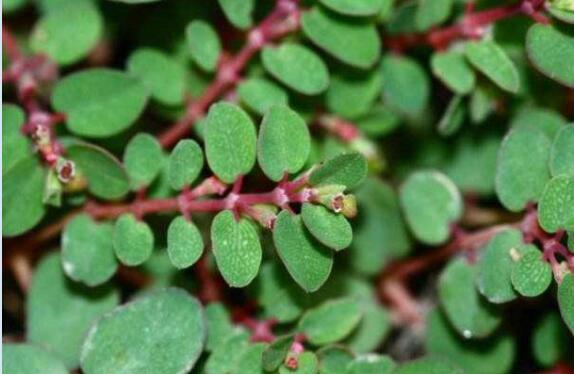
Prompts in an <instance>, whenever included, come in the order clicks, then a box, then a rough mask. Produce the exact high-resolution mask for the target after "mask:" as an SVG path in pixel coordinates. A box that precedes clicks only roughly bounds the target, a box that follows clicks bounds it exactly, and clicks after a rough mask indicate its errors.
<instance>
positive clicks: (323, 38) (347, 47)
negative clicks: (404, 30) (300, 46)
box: [301, 7, 381, 69]
mask: <svg viewBox="0 0 574 374" xmlns="http://www.w3.org/2000/svg"><path fill="white" fill-rule="evenodd" d="M301 26H302V28H303V33H304V34H305V35H306V36H307V37H308V38H309V39H311V41H312V42H313V43H315V44H316V45H317V46H319V47H320V48H322V49H324V50H325V51H326V52H327V53H329V54H330V55H332V56H333V57H335V58H337V59H338V60H340V61H342V62H344V63H346V64H348V65H351V66H353V67H357V68H360V69H368V68H369V67H371V66H373V64H374V63H375V62H377V60H378V59H379V56H380V50H381V42H380V40H379V35H378V33H377V29H376V27H375V25H374V24H373V23H372V22H370V21H368V20H362V19H352V18H348V17H344V16H340V15H338V14H336V13H332V12H330V11H328V10H326V9H325V8H321V7H315V8H313V9H312V10H310V11H308V12H304V13H303V15H302V17H301Z"/></svg>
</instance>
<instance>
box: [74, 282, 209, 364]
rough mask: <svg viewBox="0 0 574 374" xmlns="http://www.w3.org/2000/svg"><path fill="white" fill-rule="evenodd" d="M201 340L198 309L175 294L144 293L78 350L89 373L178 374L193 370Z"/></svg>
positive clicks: (112, 315) (100, 324) (182, 294)
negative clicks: (148, 373) (147, 373)
mask: <svg viewBox="0 0 574 374" xmlns="http://www.w3.org/2000/svg"><path fill="white" fill-rule="evenodd" d="M205 336H206V326H205V322H204V315H203V310H202V308H201V304H200V303H199V302H198V301H197V300H196V299H195V298H193V297H191V296H190V295H189V293H187V292H185V291H183V290H181V289H176V288H171V289H165V290H161V291H156V292H153V293H149V294H147V295H146V296H142V297H139V298H137V299H135V300H134V301H132V302H130V303H128V304H126V305H124V306H120V307H118V308H116V309H115V310H114V311H112V312H110V313H108V314H107V315H105V316H104V317H103V318H102V319H100V320H99V321H98V322H97V323H96V324H95V325H93V326H92V328H91V329H90V332H89V334H88V336H87V337H86V341H85V343H84V347H83V350H82V360H81V361H82V370H83V371H84V372H85V373H86V374H91V373H126V374H127V373H141V372H142V370H143V371H147V372H150V373H157V374H168V373H183V372H187V371H189V370H190V369H192V368H193V366H194V365H195V362H196V361H197V359H198V358H199V355H200V354H201V351H202V349H203V345H204V342H205Z"/></svg>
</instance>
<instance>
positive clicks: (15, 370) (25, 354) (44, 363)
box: [2, 343, 69, 374]
mask: <svg viewBox="0 0 574 374" xmlns="http://www.w3.org/2000/svg"><path fill="white" fill-rule="evenodd" d="M2 372H3V373H4V374H36V373H43V374H67V373H69V371H68V369H66V366H65V365H64V363H63V362H62V361H60V360H59V359H58V358H56V357H55V356H54V355H53V354H52V353H50V352H48V351H46V350H44V349H42V348H40V347H37V346H35V345H32V344H25V343H19V344H15V343H7V344H2Z"/></svg>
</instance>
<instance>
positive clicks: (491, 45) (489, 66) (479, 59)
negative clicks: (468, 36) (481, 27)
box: [464, 40, 520, 93]
mask: <svg viewBox="0 0 574 374" xmlns="http://www.w3.org/2000/svg"><path fill="white" fill-rule="evenodd" d="M464 52H465V54H466V57H467V58H468V60H469V61H470V63H471V64H472V65H473V66H474V67H475V68H477V69H478V70H479V71H480V72H481V73H483V74H484V75H486V76H487V77H488V78H489V79H490V80H492V81H493V82H494V83H496V85H497V86H499V87H500V88H502V89H503V90H506V91H508V92H512V93H516V92H518V89H519V88H520V77H519V75H518V71H517V70H516V67H515V66H514V63H513V62H512V60H511V59H510V58H509V57H508V55H507V54H506V52H504V50H503V49H502V48H501V47H500V46H499V45H498V44H496V43H495V42H492V41H489V40H484V41H480V42H470V43H467V44H466V48H465V50H464Z"/></svg>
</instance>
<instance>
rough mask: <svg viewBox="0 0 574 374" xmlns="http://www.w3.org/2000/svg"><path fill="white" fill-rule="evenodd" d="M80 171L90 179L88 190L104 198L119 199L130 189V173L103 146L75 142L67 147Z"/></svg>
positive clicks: (69, 154) (67, 151)
mask: <svg viewBox="0 0 574 374" xmlns="http://www.w3.org/2000/svg"><path fill="white" fill-rule="evenodd" d="M66 154H67V156H68V157H69V158H70V159H71V160H72V161H74V163H75V164H76V166H77V167H78V169H79V172H80V173H81V174H82V175H83V176H84V177H86V179H87V180H88V190H89V191H90V192H91V193H93V194H94V195H95V196H97V197H101V198H102V199H119V198H121V197H122V196H124V195H125V194H126V193H127V192H128V191H129V187H130V186H129V180H128V175H127V173H126V171H125V170H124V168H123V167H122V165H121V164H120V163H119V161H118V160H116V158H115V157H114V156H113V155H112V154H111V153H109V152H108V151H106V150H105V149H103V148H100V147H98V146H95V145H93V144H87V143H75V144H73V145H72V146H70V147H68V148H67V149H66Z"/></svg>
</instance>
